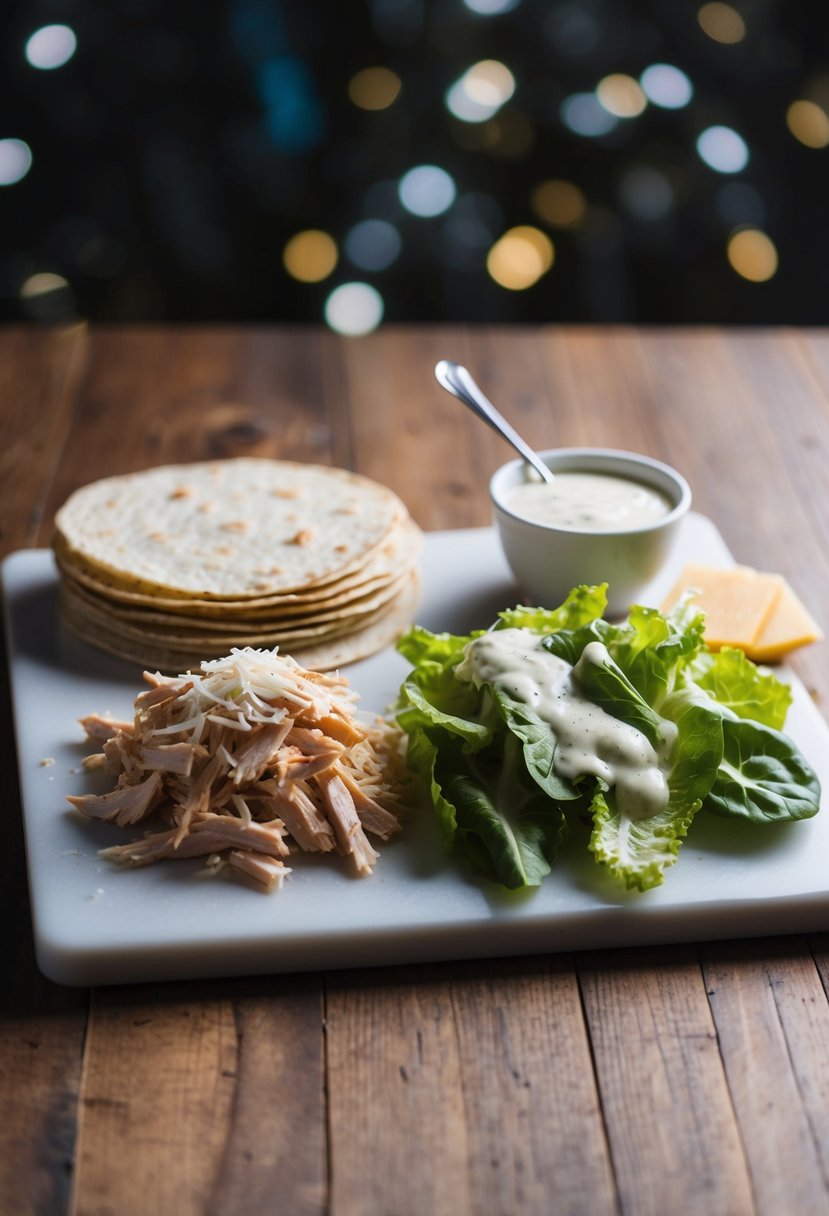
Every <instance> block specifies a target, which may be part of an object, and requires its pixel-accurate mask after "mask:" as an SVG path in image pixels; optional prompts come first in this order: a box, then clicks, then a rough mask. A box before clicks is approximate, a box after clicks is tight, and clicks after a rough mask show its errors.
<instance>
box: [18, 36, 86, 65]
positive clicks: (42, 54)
mask: <svg viewBox="0 0 829 1216" xmlns="http://www.w3.org/2000/svg"><path fill="white" fill-rule="evenodd" d="M77 46H78V40H77V38H76V37H75V32H74V30H72V29H71V28H70V27H69V26H68V25H44V26H42V27H41V28H40V29H39V30H35V32H34V33H33V34H32V35H31V37H30V38H28V39H27V41H26V46H25V48H24V51H23V54H24V55H25V56H26V59H27V61H28V62H29V63H30V64H31V66H32V67H33V68H40V69H41V71H44V72H50V71H52V70H53V69H54V68H62V67H63V65H64V64H65V63H68V62H69V60H70V59H71V58H72V56H73V55H74V54H75V51H76V49H77Z"/></svg>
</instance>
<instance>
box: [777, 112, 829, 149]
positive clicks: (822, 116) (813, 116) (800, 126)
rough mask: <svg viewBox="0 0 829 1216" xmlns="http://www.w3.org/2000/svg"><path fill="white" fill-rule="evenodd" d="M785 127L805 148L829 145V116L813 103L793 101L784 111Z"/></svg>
mask: <svg viewBox="0 0 829 1216" xmlns="http://www.w3.org/2000/svg"><path fill="white" fill-rule="evenodd" d="M786 125H787V126H788V128H789V130H790V131H791V133H792V135H793V136H794V137H795V139H797V140H799V141H800V143H802V144H805V145H806V147H807V148H825V147H826V146H827V144H829V114H827V113H826V111H825V110H824V109H822V107H821V106H819V105H817V103H816V102H814V101H805V100H802V101H793V102H792V104H791V105H790V106H789V108H788V110H787V111H786Z"/></svg>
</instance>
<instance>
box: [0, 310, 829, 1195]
mask: <svg viewBox="0 0 829 1216" xmlns="http://www.w3.org/2000/svg"><path fill="white" fill-rule="evenodd" d="M0 342H1V343H2V360H0V377H2V382H3V383H2V392H1V393H0V423H1V424H2V442H1V443H0V471H1V473H2V479H1V480H0V484H2V496H3V511H2V549H3V551H4V552H7V551H10V550H13V549H17V548H21V547H24V546H31V545H45V544H47V543H48V540H49V536H50V521H51V519H52V516H53V513H54V511H55V509H56V507H57V506H58V505H59V504H60V503H61V502H62V500H63V499H64V498H65V497H66V495H67V494H68V493H69V492H70V491H71V490H73V489H74V488H75V487H76V486H79V485H81V484H82V483H84V482H87V481H90V480H92V479H94V478H97V477H100V476H103V475H105V474H109V473H116V472H122V471H126V470H130V469H138V468H142V467H145V466H148V465H152V464H158V463H162V462H168V461H180V460H181V461H187V460H196V459H203V458H206V457H222V456H234V455H240V454H245V455H258V456H280V457H287V458H291V459H297V460H310V461H318V462H331V463H335V464H338V465H344V466H348V467H351V468H354V469H358V470H360V471H361V472H363V473H366V474H368V475H370V476H372V477H375V478H377V479H379V480H380V481H383V482H386V483H387V484H388V485H390V486H392V487H393V488H394V489H395V490H396V491H397V492H398V493H399V494H400V495H401V496H402V497H403V498H404V499H405V500H406V502H407V503H408V504H409V506H410V508H411V510H412V512H413V514H414V515H415V517H416V518H417V520H418V521H419V523H420V524H421V525H422V526H423V527H424V528H426V529H434V528H447V527H463V526H471V525H480V524H485V523H487V522H488V519H489V509H488V503H487V495H486V480H487V476H488V474H489V473H490V472H491V471H492V469H494V468H495V467H496V465H498V464H499V463H501V461H503V460H504V459H506V458H507V456H508V454H509V453H508V452H507V450H506V449H505V448H504V447H503V446H502V445H501V443H500V441H499V440H498V439H497V438H496V437H495V436H494V435H493V434H492V433H491V432H490V431H489V430H488V429H487V428H485V427H483V426H481V425H480V424H479V423H477V422H475V421H474V420H473V419H472V417H471V415H469V414H468V413H467V412H466V411H465V410H463V409H462V408H461V407H460V406H458V405H456V404H455V403H453V402H452V401H451V400H450V399H449V398H448V397H446V396H445V395H444V394H443V393H441V392H440V390H439V389H438V388H437V387H436V386H435V384H434V383H433V380H432V367H433V365H434V363H435V361H436V360H437V359H438V358H440V357H442V356H451V357H455V358H458V359H459V360H461V361H463V362H465V363H467V364H468V365H469V366H470V367H472V368H474V369H475V371H476V373H477V374H478V376H479V378H480V380H481V381H482V383H483V384H485V385H486V387H487V388H488V389H489V390H490V393H491V396H492V397H493V399H494V400H495V401H497V402H499V403H502V404H503V406H504V407H505V409H506V410H507V411H508V412H509V413H510V415H511V417H512V418H513V420H514V422H515V423H516V425H517V426H518V428H519V429H520V430H522V431H523V432H524V433H525V435H526V437H527V438H528V440H529V441H530V442H531V443H534V444H536V445H538V446H550V445H555V444H561V445H584V444H596V445H604V446H616V447H626V448H633V449H638V450H640V451H643V452H648V453H650V454H651V455H654V456H657V457H661V458H664V459H667V460H668V461H670V462H671V463H673V464H676V465H679V466H680V467H681V469H682V470H683V471H684V472H685V474H686V475H687V477H688V479H689V480H690V482H691V484H692V486H693V489H694V494H695V503H696V507H697V509H699V510H700V511H702V512H704V513H705V514H707V515H710V516H711V517H712V518H713V519H714V520H715V521H716V523H717V524H718V525H719V527H720V529H721V531H722V532H723V534H724V535H725V537H726V540H727V541H728V543H729V545H730V547H731V548H732V551H733V552H734V554H735V555H736V556H737V557H738V559H739V560H741V561H743V562H746V563H749V564H756V565H759V566H761V567H763V568H774V569H778V570H780V571H782V572H783V573H785V574H786V575H787V576H788V577H789V578H790V580H791V581H792V583H793V584H794V586H795V587H796V589H797V590H798V591H799V592H800V593H801V595H802V596H803V597H804V599H805V600H806V602H807V603H808V604H809V606H810V607H811V608H812V610H813V611H814V612H815V613H816V614H817V615H818V616H819V617H821V616H822V619H823V622H824V624H827V623H829V621H827V613H826V605H827V603H829V426H828V425H827V422H829V336H828V335H824V334H820V333H814V332H799V333H795V332H792V331H785V330H781V331H774V332H756V331H755V332H741V331H732V332H728V333H724V332H721V331H705V330H695V331H679V332H677V331H666V332H659V331H635V330H629V329H575V330H568V329H564V330H562V329H537V330H536V329H534V330H527V329H514V330H507V329H475V330H470V329H465V328H455V329H451V328H448V327H442V328H417V329H394V328H391V329H388V330H385V331H382V332H381V333H379V334H377V335H375V336H372V337H370V338H367V339H360V340H348V339H340V338H337V337H335V336H333V335H331V334H328V333H322V332H317V331H315V330H304V329H284V328H283V329H269V328H244V329H241V328H198V329H189V328H166V327H165V328H139V327H129V328H123V329H99V330H93V331H91V332H90V331H89V330H87V329H86V328H85V327H83V326H79V327H77V328H74V329H69V330H66V331H61V330H54V331H34V330H29V329H9V330H6V331H5V332H3V333H2V334H0ZM795 666H796V667H797V669H798V671H799V672H800V674H801V675H802V677H803V678H804V679H805V681H806V682H807V684H808V685H809V686H810V687H811V688H812V689H814V692H815V696H816V697H818V698H819V699H820V700H822V701H823V702H824V703H825V702H826V698H827V696H829V651H828V650H827V647H826V645H820V646H816V647H813V648H811V649H810V650H809V652H808V653H807V654H803V655H802V656H800V657H798V659H797V660H796V661H795ZM3 701H4V703H5V701H6V697H5V694H4V696H3ZM3 713H4V715H5V717H4V721H3V727H4V729H3V731H2V738H3V740H4V744H3V747H4V761H5V762H4V763H3V764H2V768H0V771H2V781H3V795H4V796H3V799H2V805H3V807H4V811H5V844H4V848H3V849H2V852H0V870H2V891H3V896H4V899H3V906H4V917H3V925H4V928H3V933H2V964H0V968H1V969H0V987H2V1039H0V1211H2V1213H3V1214H4V1216H5V1214H10V1216H19V1214H22V1213H29V1212H37V1213H53V1212H54V1213H62V1212H64V1211H71V1212H73V1213H78V1214H81V1213H82V1214H84V1216H103V1214H104V1213H112V1214H115V1216H124V1214H131V1213H141V1214H143V1213H148V1212H152V1213H159V1214H161V1216H164V1214H166V1213H175V1214H176V1216H189V1214H190V1213H206V1212H210V1213H230V1214H233V1216H235V1214H238V1213H244V1214H245V1216H256V1214H258V1213H266V1212H267V1213H272V1212H279V1213H283V1214H285V1216H294V1214H305V1213H308V1214H312V1213H328V1212H331V1213H333V1214H334V1216H356V1214H364V1213H365V1214H371V1216H408V1214H412V1216H422V1214H424V1216H425V1214H429V1216H432V1214H438V1213H447V1214H451V1216H463V1214H467V1213H468V1214H469V1216H478V1214H479V1213H505V1214H511V1213H517V1212H522V1213H524V1212H526V1213H543V1214H545V1216H549V1214H550V1213H555V1214H559V1213H560V1214H565V1213H566V1214H575V1213H584V1216H603V1214H604V1213H615V1212H621V1213H624V1214H625V1216H628V1214H630V1216H632V1214H634V1213H636V1214H637V1216H639V1214H646V1213H653V1214H654V1216H676V1214H679V1216H688V1214H689V1213H705V1216H721V1214H728V1216H738V1214H740V1216H741V1214H743V1213H755V1212H756V1213H763V1214H764V1216H772V1214H780V1216H804V1214H805V1213H824V1212H829V1006H827V988H829V936H827V935H820V936H810V937H785V938H778V939H771V940H770V939H764V940H754V941H736V942H735V941H731V942H725V943H716V944H704V943H703V944H700V945H692V946H680V947H661V948H653V949H635V950H619V951H607V952H595V953H582V954H577V955H550V956H539V957H531V958H522V959H515V960H506V961H504V960H493V961H486V962H474V963H458V964H454V963H453V964H451V965H446V964H442V965H434V966H417V967H400V968H395V969H382V970H376V971H365V972H341V973H331V974H325V975H320V974H313V975H300V976H264V977H255V978H250V979H237V980H221V981H204V982H199V983H186V984H184V983H181V984H178V983H173V984H167V985H146V986H134V987H126V988H117V989H100V990H95V991H92V992H88V991H76V990H69V989H63V988H60V987H58V986H56V985H54V984H51V983H49V982H48V981H46V980H45V979H43V978H42V977H41V976H40V975H39V973H38V972H37V970H36V967H35V964H34V961H33V955H32V945H31V930H30V924H29V914H28V900H27V892H26V879H25V871H24V856H23V843H22V838H21V824H20V815H19V809H18V808H19V797H18V793H17V786H16V775H15V763H14V751H13V747H12V744H11V740H10V725H9V719H8V706H7V705H5V704H4V706H3ZM824 813H826V812H825V811H824ZM827 875H829V858H827ZM286 897H287V896H286ZM276 898H280V896H277V897H276Z"/></svg>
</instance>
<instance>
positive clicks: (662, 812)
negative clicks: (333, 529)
mask: <svg viewBox="0 0 829 1216" xmlns="http://www.w3.org/2000/svg"><path fill="white" fill-rule="evenodd" d="M605 606H606V586H605V585H602V586H596V587H588V586H582V587H577V588H575V590H573V591H572V592H571V593H570V595H569V596H568V597H567V600H566V601H565V602H564V604H562V605H561V607H559V608H556V609H554V610H544V609H536V608H523V607H518V608H514V609H511V610H509V611H507V612H502V613H500V614H499V618H498V621H497V622H496V624H495V625H494V626H493V628H492V631H487V632H488V633H489V632H493V633H496V634H497V633H498V632H500V631H503V630H511V631H513V634H511V635H510V637H509V638H507V636H504V637H503V638H502V639H498V641H499V642H501V641H502V642H503V643H504V645H506V644H507V643H508V642H509V645H510V646H512V648H513V649H515V639H517V640H518V642H520V643H521V644H524V643H526V649H527V657H528V664H529V665H531V666H532V667H533V670H540V669H541V668H542V667H543V663H540V662H539V658H540V657H543V656H542V655H541V652H543V655H544V656H550V657H552V659H554V660H555V662H554V663H551V664H549V667H550V670H551V671H553V670H554V671H555V673H556V674H555V678H556V680H558V681H559V683H561V686H562V688H563V689H564V691H563V692H561V696H563V697H565V698H566V697H574V698H578V699H579V704H582V703H583V701H584V700H585V699H586V700H587V701H589V702H591V703H592V704H593V706H595V708H596V713H597V715H599V716H601V717H602V718H604V715H610V717H611V718H612V719H613V720H615V723H616V724H618V727H619V733H620V736H621V735H622V734H624V737H625V739H626V740H628V742H629V740H630V738H632V737H640V738H641V740H642V745H643V754H647V755H649V756H651V757H652V763H653V764H658V765H659V767H660V771H661V773H664V784H665V789H664V792H663V795H662V796H661V798H660V800H659V801H658V802H656V803H653V804H650V805H645V804H644V803H643V805H641V806H634V805H632V803H631V798H630V792H629V790H627V791H625V789H624V788H623V784H622V781H621V778H619V779H618V785H617V783H616V777H615V775H614V769H613V766H612V765H605V764H602V763H592V764H591V763H585V764H582V765H581V766H580V765H579V764H578V763H575V764H574V763H573V762H572V759H571V761H570V762H569V763H564V760H565V755H566V752H567V746H568V739H567V737H566V731H565V729H564V727H563V726H561V725H559V726H558V727H557V726H556V724H555V723H556V721H557V720H558V721H559V722H561V721H562V718H561V713H560V710H561V708H562V706H563V707H564V708H565V709H566V707H567V705H568V704H569V702H567V701H566V700H565V701H563V702H560V703H559V704H558V707H557V712H558V713H559V717H558V719H556V714H555V713H551V712H550V710H549V707H548V706H546V703H545V704H542V702H543V700H544V698H543V697H540V696H539V695H535V694H534V693H532V692H528V691H527V688H528V687H531V686H532V685H531V681H529V680H528V681H523V680H521V679H517V680H516V679H513V680H511V681H510V680H508V679H499V678H498V677H497V672H496V670H495V668H492V669H491V670H490V668H488V667H487V666H486V663H480V662H479V663H478V664H477V666H476V663H475V662H474V661H473V659H474V656H475V655H476V647H475V646H474V645H473V643H474V642H475V639H476V638H480V637H483V636H484V634H483V632H482V631H479V632H477V633H474V634H470V635H467V636H455V635H452V634H447V633H442V634H434V633H430V632H429V631H428V630H426V629H423V628H420V627H415V628H413V629H411V630H410V631H409V632H408V633H407V634H405V636H404V637H403V638H402V639H401V640H400V642H399V644H398V649H399V650H400V652H401V653H402V654H403V655H404V656H405V658H407V659H408V660H409V661H410V662H411V663H412V664H413V670H412V671H411V672H410V674H409V676H408V677H407V679H406V681H405V682H404V684H403V686H402V688H401V690H400V702H399V708H398V721H399V723H400V725H401V726H402V727H403V729H404V730H405V731H406V733H407V735H408V748H407V758H408V763H409V766H410V768H411V769H412V770H414V771H415V772H416V773H417V774H418V775H419V776H420V778H421V780H422V782H423V785H424V788H425V789H426V791H427V793H428V795H429V797H430V800H431V803H432V806H433V807H434V810H435V812H436V814H437V817H438V820H439V823H440V826H441V830H442V832H443V836H444V839H445V842H446V845H447V847H454V848H455V849H457V850H458V851H459V852H460V853H461V854H462V855H463V856H464V857H465V859H466V862H467V864H468V865H469V866H470V868H471V869H472V871H473V872H474V873H475V874H477V875H479V876H481V877H483V878H486V879H489V880H492V881H494V882H497V883H500V884H501V885H503V886H505V887H508V888H511V889H520V888H523V887H534V886H537V885H538V884H539V883H540V882H541V880H542V879H543V878H544V877H545V875H546V874H548V873H549V872H550V869H551V867H552V864H553V862H554V860H555V857H556V854H557V853H558V850H559V847H560V845H561V842H562V840H563V838H564V835H565V833H566V830H567V824H568V820H571V819H572V818H573V816H582V817H585V816H587V817H589V821H590V823H591V825H592V826H591V835H590V844H589V848H590V850H591V852H592V853H593V855H594V857H595V859H596V861H597V862H598V863H600V864H601V865H603V866H605V867H607V869H608V870H609V871H610V872H611V873H612V874H613V875H614V876H615V877H616V878H617V879H618V880H619V881H620V882H622V883H624V885H625V886H627V887H630V888H636V889H638V890H640V891H645V890H648V889H649V888H652V887H656V886H658V885H659V884H660V883H662V881H663V879H664V874H665V870H666V869H667V868H668V867H669V866H670V865H672V864H673V862H674V861H675V860H676V857H677V854H678V852H679V848H680V846H681V844H682V841H683V840H684V838H685V836H686V835H687V832H688V829H689V828H690V826H691V823H692V821H693V819H694V817H695V815H696V814H697V813H698V812H700V811H702V812H703V813H704V812H709V813H713V814H716V815H722V816H726V817H728V818H733V819H741V820H750V821H752V822H754V823H769V822H781V821H785V820H796V819H805V818H809V817H810V816H812V815H815V814H816V813H817V811H818V808H819V801H820V786H819V782H818V779H817V776H816V775H815V773H814V772H813V771H812V769H811V768H810V766H809V765H808V763H807V762H806V761H805V760H804V758H803V756H802V755H801V754H800V753H799V751H798V750H797V748H796V747H795V745H794V743H793V742H792V741H791V740H790V739H789V738H787V737H786V735H784V734H783V733H782V728H783V725H784V723H785V719H786V713H787V710H788V708H789V705H790V702H791V691H790V689H789V688H788V686H787V685H786V684H784V683H782V682H781V681H780V680H778V679H777V677H776V676H775V675H774V674H773V673H772V672H770V671H768V670H766V669H763V668H758V667H757V666H755V664H754V663H752V662H751V661H750V660H749V659H747V658H746V657H745V655H744V654H743V652H742V651H739V650H732V649H723V650H720V651H719V652H717V653H713V652H711V651H710V650H708V649H707V647H706V646H705V643H704V641H703V628H704V617H703V614H702V613H701V612H699V611H698V610H696V609H694V608H693V607H692V606H691V605H690V604H689V603H688V602H687V601H682V602H680V603H679V604H678V605H677V606H676V607H675V608H674V609H673V611H672V612H671V613H670V614H668V615H667V616H665V615H662V614H661V613H660V612H658V611H657V610H656V609H654V608H647V607H642V606H634V607H633V608H631V610H630V614H629V616H628V617H627V619H626V620H624V621H622V622H621V623H617V624H611V623H610V622H608V621H606V620H604V618H603V615H602V614H603V612H604V610H605ZM517 631H520V633H519V632H517ZM492 640H493V642H494V641H496V639H492ZM489 649H490V651H492V650H494V649H497V647H493V646H490V648H489ZM482 651H483V648H482V647H481V646H480V644H479V646H478V647H477V652H478V653H482ZM585 652H586V653H585ZM548 691H549V690H548ZM573 704H575V701H574V702H573ZM545 706H546V707H545ZM632 732H633V733H632ZM635 732H638V736H636V735H635ZM652 749H653V750H652ZM593 760H595V757H593Z"/></svg>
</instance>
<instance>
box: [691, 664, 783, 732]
mask: <svg viewBox="0 0 829 1216" xmlns="http://www.w3.org/2000/svg"><path fill="white" fill-rule="evenodd" d="M687 678H688V679H689V680H693V681H694V683H695V684H697V685H698V686H699V687H700V688H702V689H704V690H705V691H706V692H707V693H709V694H710V695H711V696H712V697H713V698H714V700H715V701H716V702H717V704H718V705H724V706H725V707H726V708H727V709H730V710H731V711H732V712H733V713H735V714H737V716H738V717H739V718H750V719H751V720H752V721H754V722H762V723H763V724H764V725H765V726H771V727H773V728H774V729H775V730H782V729H783V724H784V723H785V721H786V714H787V712H788V709H789V706H790V705H791V703H792V690H791V689H790V688H789V686H788V684H784V683H783V681H782V680H778V678H777V676H776V675H775V674H774V672H773V671H769V669H768V668H763V667H757V666H755V664H754V663H752V662H751V660H750V659H747V658H746V656H745V654H744V653H743V651H742V650H736V649H734V648H732V647H727V646H726V647H723V649H722V650H720V651H718V652H717V653H716V654H712V652H711V651H709V650H706V651H703V652H702V653H700V654H699V655H698V656H697V657H696V658H695V659H694V661H693V663H692V664H690V666H689V668H688V672H687Z"/></svg>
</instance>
